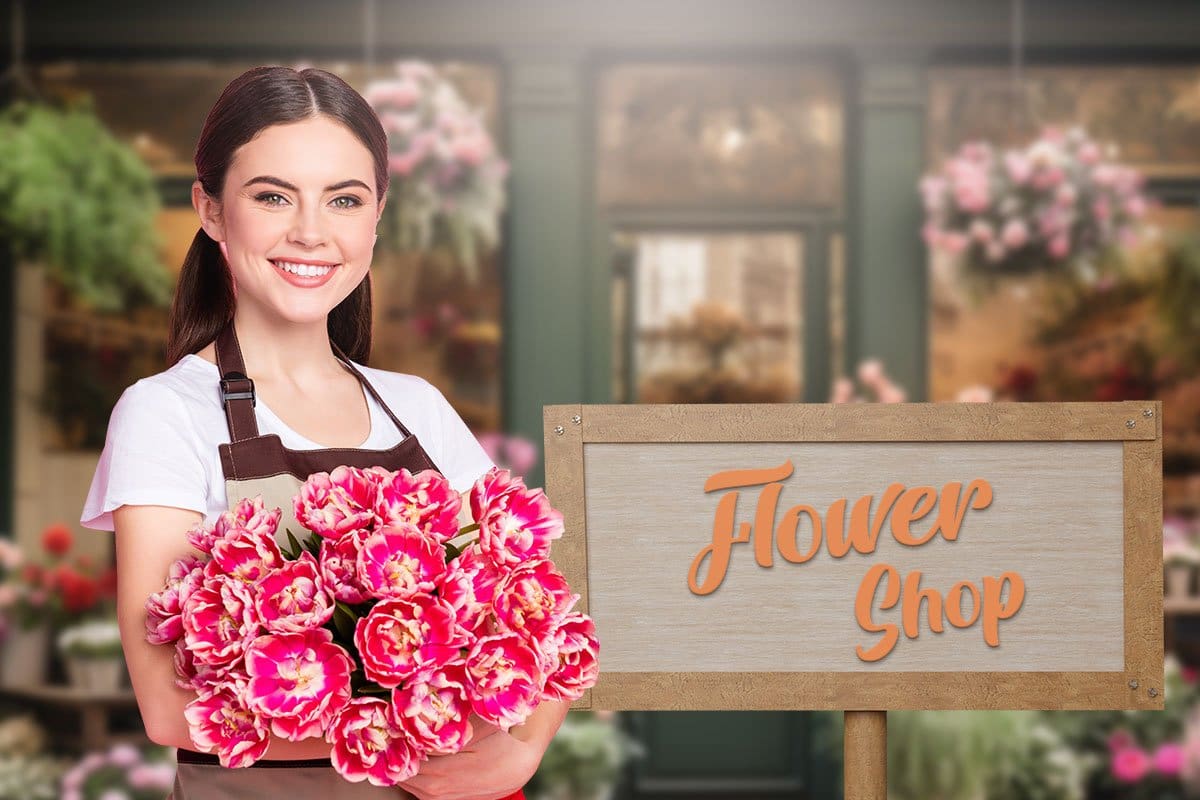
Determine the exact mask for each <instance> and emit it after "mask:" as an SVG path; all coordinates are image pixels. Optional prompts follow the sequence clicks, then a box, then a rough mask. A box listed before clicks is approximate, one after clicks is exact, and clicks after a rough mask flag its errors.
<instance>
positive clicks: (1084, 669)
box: [543, 401, 1163, 710]
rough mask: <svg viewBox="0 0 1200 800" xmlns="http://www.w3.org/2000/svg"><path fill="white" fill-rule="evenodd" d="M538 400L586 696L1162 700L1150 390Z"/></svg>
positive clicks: (1018, 703)
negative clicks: (1032, 398) (1043, 396)
mask: <svg viewBox="0 0 1200 800" xmlns="http://www.w3.org/2000/svg"><path fill="white" fill-rule="evenodd" d="M543 410H544V422H545V454H546V493H547V495H548V496H549V498H550V501H551V502H552V503H553V504H554V506H555V507H556V508H558V509H560V510H561V511H562V512H563V514H564V517H565V523H566V534H565V536H564V537H563V539H562V540H560V541H558V542H556V543H555V545H554V548H555V549H554V551H553V553H552V555H553V557H554V559H555V562H556V563H557V564H558V565H559V566H560V568H562V569H563V571H564V572H565V573H566V575H567V577H568V579H569V580H570V582H571V585H572V587H573V588H574V589H575V591H578V592H580V593H581V594H582V598H581V600H580V606H579V607H580V609H581V610H583V611H586V613H588V614H589V615H590V616H591V617H592V619H593V620H594V621H595V624H596V631H597V635H598V636H599V640H600V677H599V680H598V682H597V683H596V685H595V686H594V687H593V688H592V689H591V690H590V691H589V693H588V695H586V696H585V697H583V698H581V699H580V700H579V701H576V704H575V705H576V707H595V708H611V709H837V710H871V709H968V708H977V709H999V708H1014V709H1018V708H1020V709H1032V708H1040V709H1123V708H1129V709H1160V708H1162V707H1163V697H1162V678H1163V619H1162V509H1161V504H1162V434H1161V430H1162V428H1161V404H1160V403H1159V402H1157V401H1147V402H1119V403H988V404H983V403H901V404H847V405H840V404H794V405H792V404H766V405H750V404H727V405H679V404H653V405H548V406H545V407H544V409H543Z"/></svg>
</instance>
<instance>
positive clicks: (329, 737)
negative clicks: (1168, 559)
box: [325, 697, 425, 786]
mask: <svg viewBox="0 0 1200 800" xmlns="http://www.w3.org/2000/svg"><path fill="white" fill-rule="evenodd" d="M325 740H326V741H327V742H329V743H330V744H332V745H333V749H332V750H331V752H330V758H331V759H332V761H333V767H334V769H336V770H337V771H338V773H339V774H340V775H341V776H342V777H343V778H345V779H346V780H348V781H351V782H354V783H361V782H362V781H364V780H365V781H368V782H370V783H371V784H373V785H375V786H394V785H396V784H397V783H400V782H401V781H403V780H406V779H408V778H411V777H412V776H413V775H416V774H417V771H418V770H419V768H420V765H421V762H422V761H423V760H424V759H425V754H424V753H422V752H421V751H420V750H419V749H417V748H416V747H414V746H413V744H412V742H411V741H410V740H409V738H408V735H407V733H406V732H405V730H404V728H403V726H402V725H401V723H400V721H399V720H398V719H397V718H396V715H395V713H394V711H393V709H392V706H391V704H390V703H388V702H387V701H386V700H381V699H379V698H377V697H355V698H354V699H352V700H350V702H348V703H347V704H346V705H345V706H344V707H343V708H342V709H340V710H339V711H338V712H337V713H336V714H335V715H334V716H333V718H332V720H331V721H330V724H329V729H328V731H326V734H325Z"/></svg>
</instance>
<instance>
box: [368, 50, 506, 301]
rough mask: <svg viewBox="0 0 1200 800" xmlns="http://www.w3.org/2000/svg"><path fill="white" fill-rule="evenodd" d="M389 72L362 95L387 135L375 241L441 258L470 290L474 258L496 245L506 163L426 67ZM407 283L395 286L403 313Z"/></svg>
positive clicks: (413, 64) (478, 121)
mask: <svg viewBox="0 0 1200 800" xmlns="http://www.w3.org/2000/svg"><path fill="white" fill-rule="evenodd" d="M395 68H396V74H395V76H394V77H389V78H387V79H383V80H375V81H372V82H371V83H370V84H368V86H367V87H366V89H365V90H364V92H363V96H364V97H365V98H366V99H367V102H369V103H370V104H371V106H372V107H373V108H374V109H375V112H376V113H377V114H378V115H379V121H380V123H381V124H382V125H383V128H384V130H385V131H387V135H388V146H389V150H390V154H389V158H388V165H389V171H390V173H391V188H390V190H389V192H388V205H387V211H388V213H386V214H385V215H384V217H383V219H382V220H381V227H380V241H381V243H386V244H387V245H389V246H390V247H391V248H392V249H393V250H394V251H397V252H399V253H405V254H409V255H410V256H411V255H413V254H419V253H429V252H430V251H434V250H441V251H444V252H446V253H447V254H449V255H450V256H451V260H452V262H453V266H456V267H461V268H462V269H463V270H464V272H465V274H466V277H467V279H468V281H469V282H470V283H475V282H476V281H477V279H478V273H479V257H480V255H481V254H482V253H486V252H487V251H488V250H490V249H492V248H494V247H495V246H496V244H497V242H498V241H499V238H500V214H501V212H502V211H503V210H504V206H505V202H506V198H505V185H504V181H505V178H506V176H507V174H508V163H507V162H506V161H505V160H504V159H503V158H502V157H501V156H500V154H499V153H498V152H497V151H496V146H495V143H494V142H493V141H492V137H491V134H490V133H489V132H488V130H487V127H486V125H485V123H484V120H483V118H482V113H481V112H480V111H479V110H477V109H474V108H471V107H470V106H469V105H468V104H467V102H466V100H464V99H463V97H462V95H460V94H459V92H458V89H457V88H455V86H454V84H453V83H451V82H450V81H449V80H448V79H447V78H446V77H445V76H444V75H442V74H441V73H440V72H439V71H438V70H437V69H436V68H435V67H434V66H433V65H432V64H429V63H427V62H424V61H417V60H406V61H398V62H396V64H395ZM422 261H423V259H419V260H418V261H417V262H416V263H415V264H412V265H411V266H413V267H420V266H421V265H422ZM430 263H431V264H433V265H435V266H437V267H439V268H441V269H443V270H446V271H448V270H447V268H448V267H450V266H451V264H446V263H444V261H443V260H442V259H437V258H435V259H430ZM404 266H406V267H408V266H410V265H404ZM408 272H410V273H415V272H416V270H415V269H410V270H408ZM415 280H416V278H415V274H412V275H409V276H408V280H407V282H406V284H405V286H404V287H401V291H400V295H401V297H402V298H403V300H404V305H405V307H408V305H409V301H410V300H411V297H412V295H411V292H412V290H413V287H414V286H415Z"/></svg>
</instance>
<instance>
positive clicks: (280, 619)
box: [255, 551, 334, 633]
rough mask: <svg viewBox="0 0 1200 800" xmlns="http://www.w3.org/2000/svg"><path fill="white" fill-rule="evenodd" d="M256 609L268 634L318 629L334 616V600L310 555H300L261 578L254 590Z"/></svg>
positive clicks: (318, 567)
mask: <svg viewBox="0 0 1200 800" xmlns="http://www.w3.org/2000/svg"><path fill="white" fill-rule="evenodd" d="M255 598H256V599H255V608H256V609H257V611H258V618H259V619H260V620H261V621H262V624H263V626H264V627H265V628H266V629H267V630H268V631H270V632H271V633H300V632H302V631H307V630H311V629H313V628H319V627H320V626H322V625H324V624H325V623H326V622H328V621H329V619H330V617H332V616H333V608H334V606H333V597H332V595H331V594H330V592H329V590H328V589H326V587H325V579H324V578H323V577H321V568H320V566H319V565H318V564H317V560H316V559H315V558H313V555H312V553H309V552H307V551H305V552H303V553H301V554H300V558H298V559H296V560H295V561H287V562H285V563H284V565H283V566H281V567H279V568H278V569H273V570H271V571H270V572H268V573H266V574H265V575H263V577H262V578H261V579H260V580H259V581H258V584H257V585H256V586H255Z"/></svg>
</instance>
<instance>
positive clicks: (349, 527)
mask: <svg viewBox="0 0 1200 800" xmlns="http://www.w3.org/2000/svg"><path fill="white" fill-rule="evenodd" d="M381 479H382V478H381V475H380V473H379V472H378V471H369V470H362V469H358V468H357V467H346V466H341V467H337V468H336V469H334V470H333V472H318V473H315V474H313V475H310V476H309V478H308V480H306V481H305V482H304V485H303V486H301V487H300V493H299V494H298V495H296V498H295V501H294V509H293V510H294V512H295V516H296V519H297V520H298V521H299V522H300V524H301V525H303V526H304V527H306V528H308V529H309V530H310V531H313V532H315V533H316V534H317V535H319V536H324V537H326V538H330V539H340V538H341V537H342V536H343V535H345V534H346V533H349V532H350V531H354V530H358V531H373V530H374V529H375V528H376V527H377V525H378V523H379V518H378V517H377V516H376V514H375V504H376V502H377V501H378V498H379V483H380V481H381Z"/></svg>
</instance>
